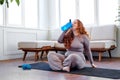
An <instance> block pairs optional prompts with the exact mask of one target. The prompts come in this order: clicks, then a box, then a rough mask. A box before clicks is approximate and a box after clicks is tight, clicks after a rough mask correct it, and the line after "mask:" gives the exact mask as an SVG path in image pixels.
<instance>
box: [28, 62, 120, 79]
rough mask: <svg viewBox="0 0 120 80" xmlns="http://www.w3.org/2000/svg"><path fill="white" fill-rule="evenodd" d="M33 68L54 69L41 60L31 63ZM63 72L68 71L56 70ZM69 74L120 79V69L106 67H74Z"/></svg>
mask: <svg viewBox="0 0 120 80" xmlns="http://www.w3.org/2000/svg"><path fill="white" fill-rule="evenodd" d="M30 65H31V68H32V69H37V70H44V71H53V70H52V69H51V68H50V67H49V64H48V63H47V62H39V63H33V64H30ZM54 72H61V73H68V72H64V71H54ZM69 74H77V75H86V76H94V77H102V78H111V79H120V70H115V69H104V68H92V67H85V68H83V69H81V70H78V69H73V70H72V71H71V72H69Z"/></svg>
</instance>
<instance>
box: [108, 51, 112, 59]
mask: <svg viewBox="0 0 120 80" xmlns="http://www.w3.org/2000/svg"><path fill="white" fill-rule="evenodd" d="M108 53H109V57H110V58H112V56H111V51H110V50H108Z"/></svg>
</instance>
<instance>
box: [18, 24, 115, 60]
mask: <svg viewBox="0 0 120 80" xmlns="http://www.w3.org/2000/svg"><path fill="white" fill-rule="evenodd" d="M86 30H87V32H88V33H89V35H90V48H91V50H92V51H95V52H98V53H99V61H101V58H102V53H103V52H105V51H108V52H109V56H110V58H111V53H110V50H113V49H114V48H116V47H117V46H116V27H115V25H104V26H96V27H86ZM51 34H53V35H51V39H50V40H47V41H22V42H19V43H18V48H19V49H21V50H23V51H24V52H25V54H24V57H23V59H25V56H26V54H27V51H30V52H36V54H37V55H36V57H38V52H39V51H45V50H47V51H48V50H54V51H61V50H62V51H63V50H65V47H64V45H63V44H60V43H58V42H57V39H58V37H59V35H60V34H61V31H60V30H55V31H52V32H51ZM56 35H58V36H56ZM52 36H53V37H52ZM45 46H47V47H45ZM42 48H43V49H42ZM45 48H46V49H45ZM41 57H42V56H41Z"/></svg>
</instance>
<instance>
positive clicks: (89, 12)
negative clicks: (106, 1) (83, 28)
mask: <svg viewBox="0 0 120 80" xmlns="http://www.w3.org/2000/svg"><path fill="white" fill-rule="evenodd" d="M79 11H80V12H79V13H80V14H79V15H80V20H81V21H82V22H83V23H84V24H86V25H93V24H94V16H95V14H94V0H79Z"/></svg>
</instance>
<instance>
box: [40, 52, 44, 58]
mask: <svg viewBox="0 0 120 80" xmlns="http://www.w3.org/2000/svg"><path fill="white" fill-rule="evenodd" d="M43 53H44V51H42V52H41V55H40V59H42V56H43Z"/></svg>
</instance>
